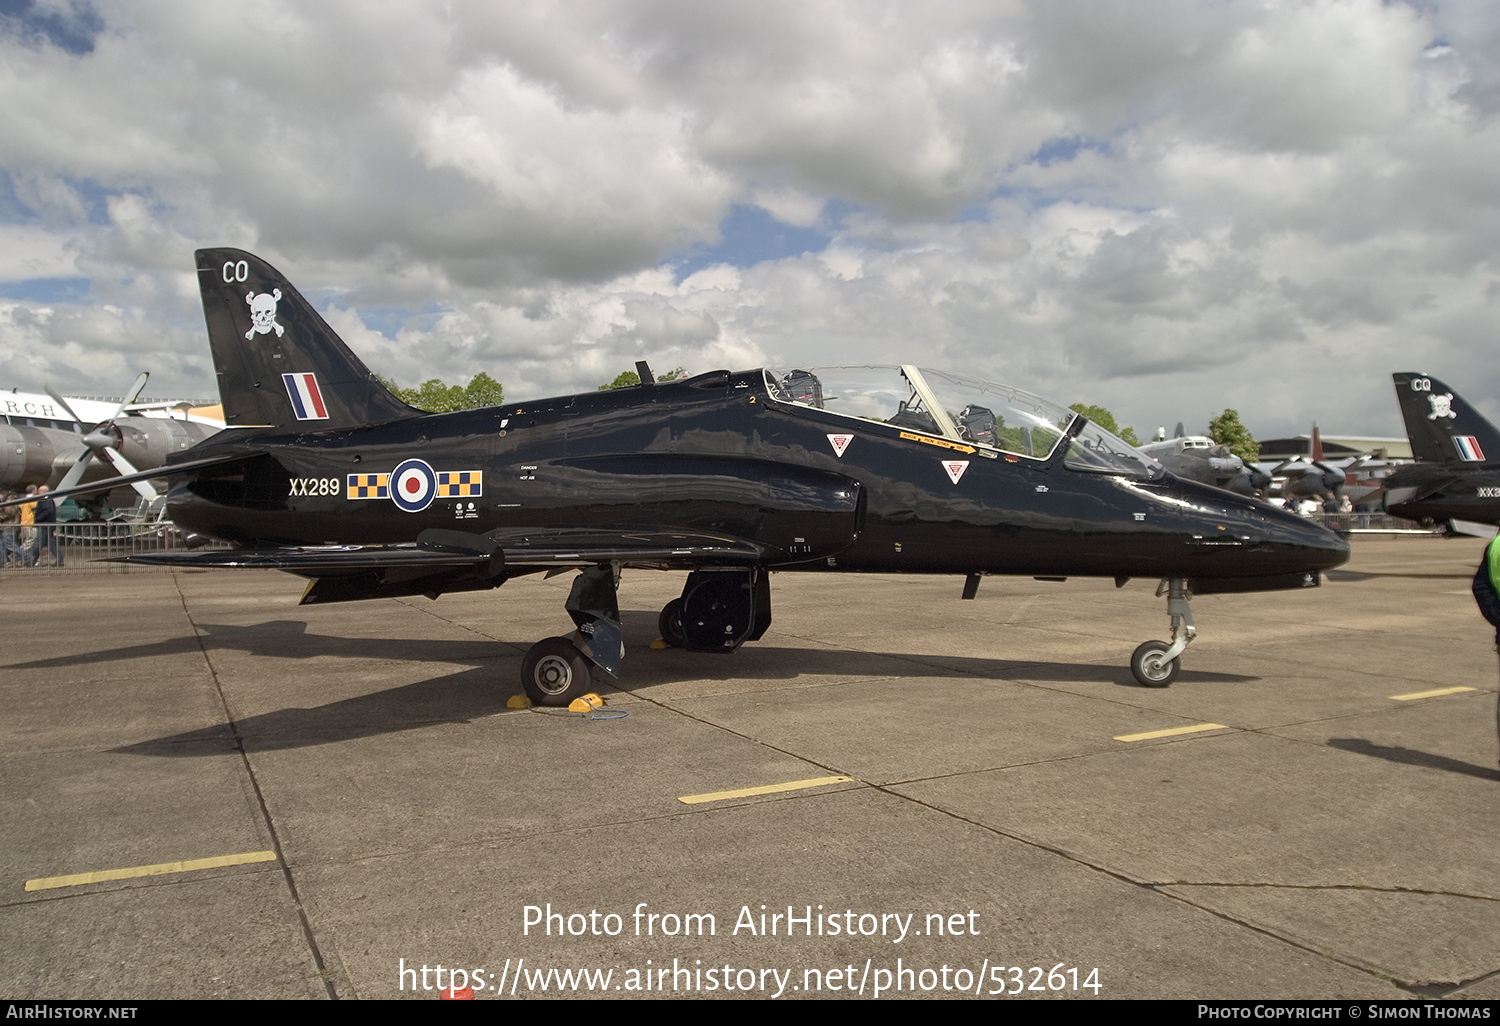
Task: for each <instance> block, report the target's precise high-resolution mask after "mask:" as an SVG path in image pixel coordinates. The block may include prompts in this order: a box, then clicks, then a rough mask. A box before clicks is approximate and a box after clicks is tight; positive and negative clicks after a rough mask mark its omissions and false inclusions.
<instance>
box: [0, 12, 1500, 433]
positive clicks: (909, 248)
mask: <svg viewBox="0 0 1500 1026" xmlns="http://www.w3.org/2000/svg"><path fill="white" fill-rule="evenodd" d="M1497 244H1500V5H1497V4H1494V3H1483V2H1476V0H1461V2H1456V3H1451V4H1449V3H1426V2H1423V3H1411V4H1403V3H1387V4H1378V3H1341V2H1326V3H1316V4H1306V5H1301V4H1295V3H1289V2H1276V3H1267V4H1260V3H1248V2H1247V3H1224V2H1213V3H1147V2H1131V3H1123V2H1116V0H1109V2H1101V3H1088V2H1067V0H1045V2H1039V3H1020V2H1016V3H1011V2H1003V0H1001V2H985V3H916V2H904V3H878V2H874V0H855V2H849V3H837V2H833V0H818V2H816V3H810V2H793V3H775V2H768V0H754V2H750V3H734V2H723V0H716V2H712V3H709V2H702V0H694V2H650V0H625V2H620V3H611V2H598V3H592V2H590V3H585V2H555V0H554V2H545V3H535V4H528V3H521V2H506V3H495V2H480V3H472V4H470V3H464V2H461V0H454V2H447V3H434V4H420V3H413V2H408V0H399V2H392V3H375V2H371V0H358V2H351V3H338V2H319V3H312V4H310V3H305V2H302V3H278V2H265V3H261V2H249V0H236V2H216V3H203V2H197V0H192V2H188V0H179V2H168V3H150V2H141V3H131V2H113V0H112V2H110V3H107V4H98V5H96V4H92V3H88V2H83V0H76V2H57V0H51V2H47V0H34V2H33V0H0V361H3V363H0V385H3V386H5V387H7V388H8V387H20V388H21V389H23V390H39V389H40V387H41V386H42V384H43V383H44V382H51V383H52V384H53V385H54V386H56V387H58V388H60V389H62V390H64V391H66V392H69V393H72V394H116V395H118V394H119V393H120V392H121V391H123V389H124V388H125V387H126V386H127V385H128V384H129V382H130V381H131V380H132V378H133V377H134V376H135V374H136V373H137V372H138V371H139V370H149V371H150V372H151V373H152V386H151V387H150V389H149V392H150V393H151V394H154V395H160V396H165V395H173V396H189V397H195V398H197V397H208V396H211V395H213V394H214V384H213V380H214V379H213V372H212V366H211V364H210V362H209V359H208V352H207V345H206V341H205V339H204V336H203V324H202V313H201V307H200V306H199V301H198V298H197V290H196V283H195V280H194V274H193V257H192V251H193V250H194V249H195V248H196V247H199V246H221V245H229V246H238V247H241V248H245V249H250V250H253V251H254V252H256V253H257V254H259V255H261V256H263V257H265V258H266V259H268V260H269V261H271V263H273V264H274V265H276V266H277V267H278V268H279V269H280V270H281V271H282V272H283V273H285V274H286V275H287V276H288V278H289V279H290V280H291V281H293V282H294V283H296V284H297V285H298V287H299V288H300V289H301V290H302V291H303V292H304V293H305V294H307V295H308V296H309V297H310V298H312V299H313V300H314V301H315V302H316V303H317V304H318V306H319V307H320V309H322V310H323V311H324V313H325V316H326V317H327V318H328V320H329V321H330V322H331V323H332V324H333V325H334V326H335V327H336V328H337V329H338V330H339V331H340V333H341V334H342V335H343V336H344V338H345V340H346V341H348V342H349V343H350V345H351V346H352V347H353V348H354V349H355V350H356V351H357V352H359V353H360V354H361V355H362V356H363V357H364V358H365V360H366V362H368V363H369V364H370V366H371V367H372V368H373V369H375V370H377V371H379V372H381V373H383V374H386V375H388V376H393V377H395V378H397V379H398V380H400V381H402V382H403V383H406V384H415V383H417V382H419V381H420V380H422V379H424V378H427V377H432V376H438V377H442V378H444V379H447V380H448V381H449V382H461V381H464V380H467V378H468V377H470V376H471V375H472V374H474V373H475V372H477V371H480V370H483V371H486V372H488V373H489V374H491V375H492V376H494V377H495V378H497V379H499V380H500V381H501V382H503V383H504V385H505V389H506V394H507V397H508V398H512V399H524V398H529V397H537V396H541V395H551V394H559V393H563V392H568V391H574V390H578V389H583V388H592V387H593V386H594V385H596V384H598V383H599V382H602V381H605V380H608V379H610V378H612V377H613V376H614V375H615V374H616V373H617V372H618V371H620V370H623V369H625V368H628V367H630V366H631V365H632V364H633V362H634V361H635V360H637V359H642V358H645V359H649V360H650V361H651V363H652V365H653V366H654V367H656V368H658V369H665V368H669V367H673V366H677V365H683V366H685V367H687V368H688V369H689V370H690V371H694V372H696V371H703V370H709V369H713V368H715V367H726V366H727V367H735V368H741V367H748V366H755V365H759V364H769V365H771V366H780V367H783V368H788V367H791V366H793V365H801V366H806V365H809V364H819V363H823V364H831V363H898V362H917V363H920V364H926V365H931V366H936V367H945V368H948V369H951V370H955V371H963V372H968V373H970V374H973V375H975V376H978V377H986V378H991V379H994V380H999V381H1004V382H1007V383H1010V384H1015V385H1019V386H1021V387H1024V388H1029V389H1031V390H1032V391H1036V392H1040V393H1042V394H1044V395H1048V396H1050V397H1053V398H1056V399H1059V400H1061V401H1063V402H1065V403H1066V402H1075V401H1084V402H1089V403H1099V404H1102V405H1105V406H1108V407H1110V408H1111V409H1113V410H1114V411H1115V413H1116V414H1117V415H1118V416H1119V418H1120V421H1121V423H1122V424H1126V423H1128V424H1133V425H1134V426H1135V427H1136V428H1137V430H1138V431H1140V432H1141V434H1142V435H1145V434H1147V433H1149V432H1150V431H1151V430H1152V429H1154V428H1155V427H1156V425H1158V424H1161V423H1165V424H1166V425H1167V426H1168V427H1170V426H1171V425H1172V424H1173V423H1175V422H1176V421H1178V420H1182V421H1185V422H1186V423H1187V424H1188V426H1189V428H1190V429H1197V430H1202V429H1203V427H1204V426H1205V425H1206V422H1207V419H1208V418H1209V417H1210V416H1212V415H1213V414H1216V413H1218V412H1219V411H1220V410H1222V409H1224V408H1225V407H1235V408H1237V409H1239V410H1240V412H1241V414H1242V416H1243V417H1244V419H1245V421H1246V422H1247V423H1248V424H1249V426H1250V427H1251V429H1252V430H1253V431H1254V432H1255V434H1256V435H1257V436H1259V437H1272V436H1276V435H1280V434H1290V433H1296V432H1299V431H1306V430H1307V429H1308V426H1309V424H1310V422H1311V421H1312V420H1313V419H1317V420H1318V421H1319V422H1320V424H1321V425H1322V426H1323V428H1324V429H1325V430H1329V431H1334V432H1338V433H1357V432H1363V433H1371V434H1384V435H1395V434H1400V433H1401V427H1400V418H1399V415H1398V413H1397V409H1396V404H1395V400H1394V396H1393V394H1392V389H1391V384H1390V373H1391V372H1392V371H1396V370H1421V371H1425V372H1427V373H1429V374H1436V375H1438V376H1439V377H1442V378H1445V379H1447V380H1448V381H1449V383H1450V384H1453V385H1456V386H1459V387H1460V388H1461V389H1462V390H1463V392H1464V394H1465V395H1466V396H1467V397H1468V398H1470V399H1471V401H1473V402H1475V403H1476V405H1479V406H1480V407H1481V408H1482V409H1484V410H1486V412H1488V413H1491V414H1493V415H1495V416H1496V418H1497V420H1500V360H1497V359H1496V358H1495V357H1496V342H1497V338H1496V335H1497V332H1496V328H1497V313H1500V264H1497V262H1496V253H1497Z"/></svg>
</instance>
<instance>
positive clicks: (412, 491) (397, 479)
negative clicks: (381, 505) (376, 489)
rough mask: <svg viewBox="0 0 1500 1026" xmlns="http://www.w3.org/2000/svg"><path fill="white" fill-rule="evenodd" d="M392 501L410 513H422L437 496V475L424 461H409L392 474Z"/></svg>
mask: <svg viewBox="0 0 1500 1026" xmlns="http://www.w3.org/2000/svg"><path fill="white" fill-rule="evenodd" d="M390 480H391V486H390V487H391V501H392V502H394V503H395V504H396V505H397V506H399V507H401V509H403V510H405V511H406V512H408V513H420V512H422V511H423V510H424V509H426V508H427V507H428V506H429V505H431V504H432V500H433V498H434V497H435V496H436V495H437V475H436V474H435V473H433V471H432V468H431V467H429V466H428V465H427V463H426V462H425V461H423V460H407V461H406V462H405V463H402V464H401V465H400V466H398V467H397V468H396V469H395V470H394V471H392V472H391V479H390Z"/></svg>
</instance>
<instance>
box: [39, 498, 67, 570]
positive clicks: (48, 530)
mask: <svg viewBox="0 0 1500 1026" xmlns="http://www.w3.org/2000/svg"><path fill="white" fill-rule="evenodd" d="M37 495H38V497H39V498H38V501H37V503H36V512H35V514H34V517H35V521H36V541H34V542H32V543H31V560H32V562H33V563H34V564H36V565H38V566H40V565H41V562H42V547H43V546H46V548H47V551H49V552H51V553H52V565H53V566H62V565H63V558H62V551H61V550H60V549H59V548H58V546H57V528H56V527H55V526H54V525H55V524H56V523H57V503H55V502H53V501H52V500H51V499H50V498H48V497H47V486H46V485H42V486H41V487H40V488H38V489H37Z"/></svg>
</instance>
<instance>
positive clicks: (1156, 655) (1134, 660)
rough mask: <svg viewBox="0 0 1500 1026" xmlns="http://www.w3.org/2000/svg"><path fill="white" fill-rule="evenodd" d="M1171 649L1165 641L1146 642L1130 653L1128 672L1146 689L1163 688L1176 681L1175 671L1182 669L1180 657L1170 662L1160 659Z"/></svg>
mask: <svg viewBox="0 0 1500 1026" xmlns="http://www.w3.org/2000/svg"><path fill="white" fill-rule="evenodd" d="M1171 647H1172V646H1171V645H1168V644H1167V643H1166V642H1165V641H1148V642H1146V643H1145V644H1143V645H1141V646H1140V647H1139V648H1137V649H1136V650H1135V651H1134V652H1133V653H1131V656H1130V672H1131V673H1133V674H1135V679H1136V680H1138V681H1140V682H1141V683H1142V684H1144V685H1145V686H1146V687H1148V688H1164V687H1166V686H1167V685H1168V684H1170V683H1172V682H1173V681H1174V680H1176V679H1177V671H1179V670H1181V669H1182V659H1181V657H1180V656H1179V657H1175V658H1173V659H1172V660H1171V661H1170V662H1163V661H1162V658H1161V657H1162V656H1163V655H1164V654H1165V653H1166V652H1167V650H1168V649H1170V648H1171Z"/></svg>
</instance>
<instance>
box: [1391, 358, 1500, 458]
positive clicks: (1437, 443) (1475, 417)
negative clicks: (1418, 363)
mask: <svg viewBox="0 0 1500 1026" xmlns="http://www.w3.org/2000/svg"><path fill="white" fill-rule="evenodd" d="M1391 380H1392V381H1394V382H1395V383H1396V398H1397V400H1399V401H1400V403H1401V417H1402V419H1403V420H1405V421H1406V437H1407V438H1409V439H1411V453H1412V456H1413V457H1415V458H1416V459H1417V461H1418V462H1421V463H1451V464H1454V465H1457V466H1472V465H1474V464H1476V463H1478V464H1486V463H1488V464H1497V465H1500V431H1496V430H1495V427H1494V425H1493V424H1491V423H1490V422H1489V421H1488V420H1485V419H1484V417H1483V416H1481V415H1480V414H1479V412H1478V411H1477V410H1475V409H1474V407H1472V406H1470V405H1469V404H1468V403H1466V402H1464V400H1463V398H1462V397H1461V396H1459V394H1458V393H1457V392H1455V391H1453V389H1451V388H1449V387H1448V386H1447V385H1446V384H1444V383H1443V382H1441V381H1439V380H1438V379H1437V378H1434V377H1432V376H1431V375H1428V374H1416V373H1413V372H1411V371H1401V372H1398V373H1396V374H1392V375H1391Z"/></svg>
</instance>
